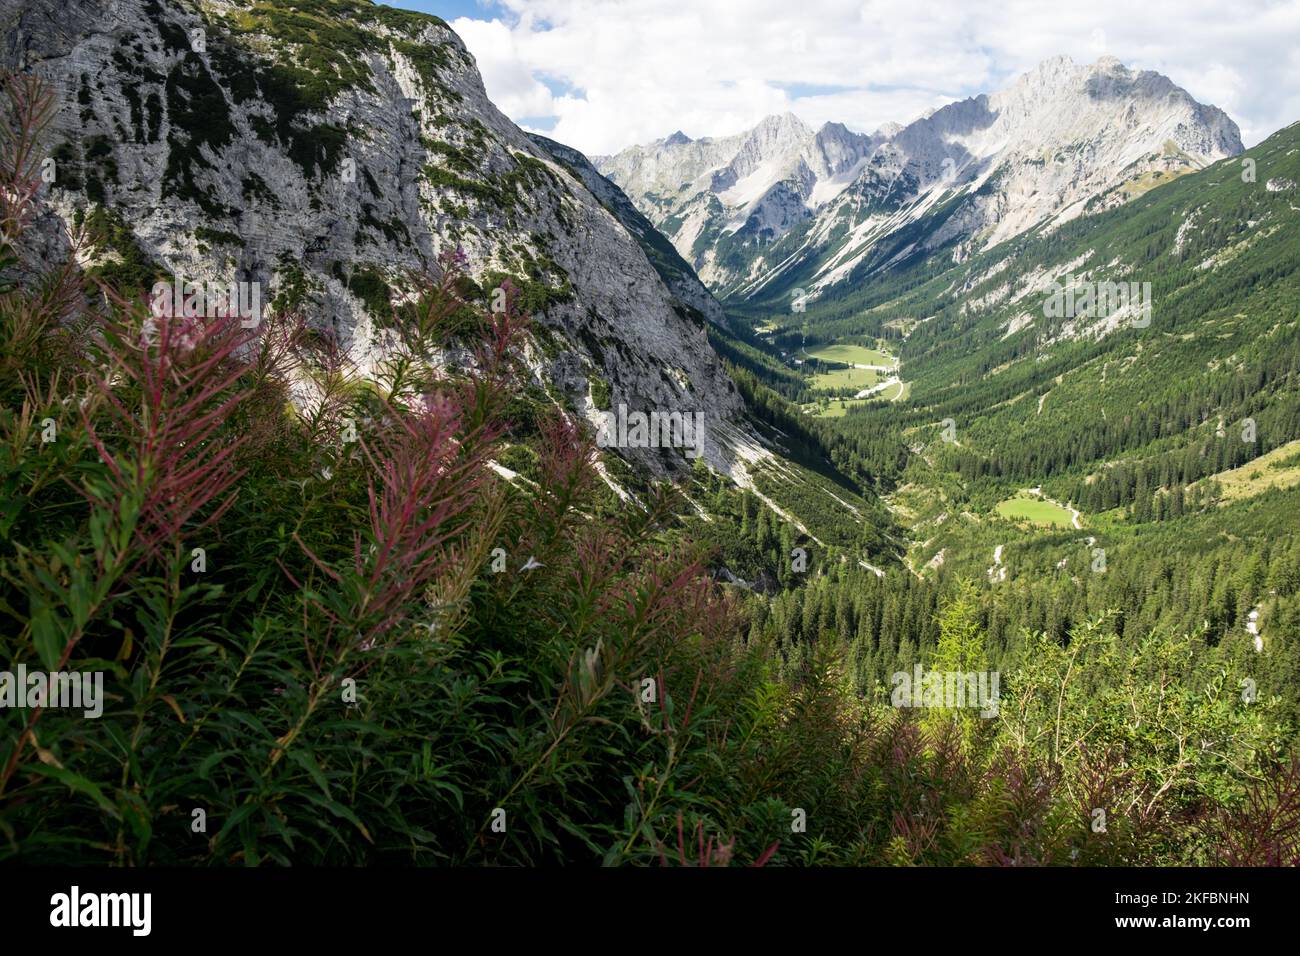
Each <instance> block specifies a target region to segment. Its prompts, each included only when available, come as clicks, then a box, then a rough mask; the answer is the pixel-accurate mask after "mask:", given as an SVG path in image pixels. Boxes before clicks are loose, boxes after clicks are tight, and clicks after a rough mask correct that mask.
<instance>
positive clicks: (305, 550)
mask: <svg viewBox="0 0 1300 956" xmlns="http://www.w3.org/2000/svg"><path fill="white" fill-rule="evenodd" d="M4 94H5V99H4V105H5V122H4V124H3V136H4V142H3V155H2V156H0V178H2V180H3V181H0V230H2V231H3V240H4V241H3V243H2V244H0V343H2V345H3V348H2V349H0V372H3V374H0V617H2V619H3V622H4V623H3V626H2V627H0V668H3V669H5V670H7V671H13V670H15V669H16V668H17V667H18V666H19V665H22V666H24V667H26V668H28V669H29V670H40V671H46V672H54V671H71V672H79V673H86V672H102V673H103V674H104V676H105V681H104V688H105V692H104V696H105V701H104V709H103V713H102V715H101V716H100V717H98V718H94V719H89V718H87V717H85V716H84V715H83V714H82V712H81V711H78V710H72V709H67V708H58V707H39V706H38V707H20V706H14V707H3V708H0V859H4V860H8V861H11V862H13V861H18V862H23V863H99V864H105V865H122V866H126V865H166V864H173V865H174V864H181V865H203V866H208V865H249V866H252V865H262V864H272V865H289V864H326V863H328V864H350V865H360V864H372V863H405V864H491V865H500V864H506V865H527V864H538V863H544V862H555V861H559V862H587V863H607V864H624V863H632V864H645V865H653V866H660V865H663V866H679V865H690V866H718V865H728V864H732V865H735V864H743V865H775V864H818V863H868V864H956V863H966V864H993V865H998V864H1071V863H1079V864H1129V863H1135V862H1148V863H1149V862H1175V863H1177V862H1225V863H1237V864H1243V863H1245V864H1277V863H1291V864H1294V863H1295V862H1296V861H1297V835H1298V834H1297V830H1298V828H1300V772H1297V770H1296V768H1295V765H1294V764H1288V763H1287V762H1286V761H1285V760H1284V759H1283V758H1282V756H1281V745H1280V743H1279V739H1278V734H1277V732H1276V729H1275V727H1274V725H1273V724H1272V723H1271V722H1270V718H1269V709H1268V707H1267V705H1266V704H1264V703H1261V704H1258V705H1255V706H1254V708H1253V709H1249V708H1247V709H1243V708H1242V707H1241V706H1238V705H1237V704H1236V702H1235V696H1234V695H1235V693H1236V690H1235V684H1234V683H1233V680H1234V677H1233V675H1230V674H1227V673H1225V674H1224V675H1223V677H1222V679H1221V681H1220V682H1219V684H1218V685H1217V686H1216V687H1212V688H1208V689H1207V688H1202V687H1195V686H1191V685H1189V684H1186V683H1185V682H1180V674H1181V673H1183V668H1184V665H1185V663H1186V661H1185V656H1180V654H1182V650H1181V648H1180V647H1179V646H1178V645H1164V644H1152V645H1149V646H1148V645H1144V646H1142V647H1139V648H1136V649H1134V648H1130V649H1119V648H1117V647H1115V645H1114V640H1113V635H1111V633H1110V632H1109V631H1108V630H1107V627H1106V622H1105V621H1104V620H1102V621H1098V622H1096V624H1095V626H1091V627H1090V628H1089V629H1087V631H1086V633H1083V632H1081V633H1079V634H1078V635H1076V637H1075V638H1074V639H1073V640H1072V641H1071V643H1070V645H1069V646H1068V647H1062V646H1060V645H1058V644H1053V643H1050V642H1047V643H1044V644H1042V645H1041V646H1039V645H1037V644H1034V643H1033V642H1032V641H1027V643H1026V650H1025V657H1024V666H1023V667H1021V668H1020V669H1018V671H1017V672H1016V673H1014V674H1009V675H1007V679H1006V681H1005V690H1004V699H1003V701H1002V705H1001V708H1000V713H999V715H998V717H997V718H996V719H993V720H979V719H974V718H972V717H971V715H970V714H968V713H961V714H956V713H953V712H944V711H934V710H931V711H927V712H925V713H922V714H920V715H919V716H918V715H917V714H916V713H914V712H912V711H908V710H899V709H896V708H891V707H889V706H887V705H881V704H880V702H878V701H873V700H868V699H862V698H859V697H856V696H855V695H853V694H852V693H850V692H849V690H848V687H849V683H848V682H847V681H846V679H845V675H844V667H843V666H842V662H841V660H840V655H839V654H838V653H837V651H836V649H835V648H834V647H833V646H832V645H831V642H829V641H825V640H823V641H818V642H816V643H815V644H814V645H813V646H811V647H810V648H809V650H808V653H807V654H806V655H805V657H804V664H803V665H802V666H801V667H800V668H798V669H797V673H795V674H794V675H793V676H787V677H786V678H781V677H779V676H778V675H779V674H780V673H781V670H780V668H779V667H778V666H777V661H776V658H777V651H776V649H774V648H773V647H770V646H765V645H764V644H763V643H762V642H760V641H757V640H751V639H747V637H746V635H747V634H749V633H750V626H749V618H750V615H751V614H752V613H753V609H754V602H756V601H759V600H761V598H759V597H755V596H746V595H743V594H741V593H740V592H738V591H737V590H735V589H727V588H723V587H722V586H721V585H718V584H715V583H714V582H713V581H712V580H711V577H710V575H709V574H708V560H709V555H708V554H705V553H702V551H701V549H700V548H698V547H697V546H696V545H694V544H693V543H692V535H691V534H690V529H689V527H684V526H683V523H684V521H686V520H688V519H684V518H683V517H681V516H682V515H683V514H687V515H689V508H683V507H681V505H682V502H681V499H680V497H678V496H677V495H676V494H675V493H674V491H673V490H672V489H671V488H666V487H664V488H659V489H657V490H654V491H653V493H651V494H648V495H647V496H645V500H644V501H641V502H638V503H636V504H628V505H619V506H615V504H611V501H610V498H609V495H608V493H607V491H606V489H605V488H604V486H603V483H602V482H601V481H600V477H599V475H598V473H597V471H596V469H595V467H594V463H595V458H596V454H597V453H596V449H595V448H594V444H593V439H592V436H591V435H590V433H589V431H587V430H583V429H581V428H580V427H579V425H578V424H577V422H576V419H575V417H574V416H572V415H569V414H566V413H564V412H563V411H561V410H560V409H559V408H558V407H557V406H556V404H555V403H554V402H552V401H550V400H549V398H548V397H547V396H545V393H544V392H543V393H542V398H541V399H539V400H533V399H531V398H530V397H529V396H535V395H536V394H537V383H535V382H531V381H530V380H529V376H528V372H527V369H526V368H525V367H524V366H523V365H522V363H521V362H520V359H519V357H520V356H521V355H522V354H524V353H525V352H526V351H527V350H528V349H529V348H530V344H529V343H530V335H531V332H530V328H529V324H528V321H527V319H526V317H524V316H523V315H521V314H520V309H519V306H518V295H517V293H516V292H515V291H514V290H513V289H510V288H509V287H503V290H504V292H505V296H504V308H500V309H497V310H495V311H494V310H492V309H489V308H480V307H479V306H478V305H476V304H475V303H476V302H477V301H478V299H477V298H476V297H475V296H474V294H473V291H474V288H475V287H474V285H473V283H472V282H471V281H470V279H469V277H468V275H467V273H466V263H465V262H464V260H463V257H461V256H459V255H456V254H453V255H447V256H444V257H442V258H441V260H440V261H439V263H438V265H437V267H436V268H435V269H433V270H431V274H429V275H420V276H413V277H411V281H410V282H409V283H408V288H409V289H410V294H409V295H407V296H406V297H404V298H402V299H401V300H400V301H398V302H395V303H394V305H393V307H392V313H391V317H390V318H389V319H388V321H386V322H383V323H381V326H382V330H383V332H384V334H385V335H386V336H387V339H386V340H385V349H384V352H383V355H384V358H383V359H382V360H381V361H380V362H379V363H378V364H377V365H375V366H374V367H373V368H372V369H371V372H370V374H368V375H367V376H365V377H363V376H362V375H360V373H359V372H358V370H357V369H356V368H354V367H353V366H352V364H351V363H350V362H349V360H348V358H347V354H346V352H345V350H344V349H342V348H341V347H340V345H339V344H338V343H337V342H336V341H335V340H334V339H333V338H332V337H331V336H329V335H328V334H324V333H321V332H319V331H317V330H315V329H314V328H313V326H312V323H311V322H310V321H309V319H310V316H307V315H304V314H301V313H297V312H294V311H293V310H289V309H281V310H280V311H278V312H277V311H272V312H270V313H269V314H267V315H266V316H264V317H263V320H262V321H261V322H260V323H258V324H257V325H256V326H255V327H253V328H245V327H244V323H242V322H241V321H240V317H239V316H235V315H229V316H223V315H217V316H213V317H209V316H206V315H205V316H202V317H194V316H188V315H186V314H185V312H187V311H188V310H181V311H182V314H180V315H176V314H172V312H173V311H174V310H168V309H166V308H163V309H159V308H156V303H151V302H149V301H147V300H144V299H141V298H139V297H137V296H133V295H132V294H130V293H128V292H127V291H126V290H124V289H123V288H119V287H115V286H114V284H113V283H111V282H108V281H105V280H101V279H98V278H96V277H95V276H94V275H92V274H90V273H87V272H86V271H83V269H82V268H81V267H80V266H79V265H78V263H80V262H87V261H92V260H93V259H94V255H95V251H96V250H97V249H99V248H100V238H101V237H97V236H95V235H94V234H93V233H92V232H91V231H90V230H89V228H85V227H83V228H79V229H78V230H77V231H75V232H74V233H72V234H66V233H64V232H63V231H61V230H54V233H53V235H54V239H53V240H51V235H52V233H51V231H50V227H51V226H52V224H54V223H56V222H57V220H55V219H54V217H53V216H52V215H50V214H49V211H48V209H47V208H46V206H45V205H44V199H43V197H42V185H43V184H42V182H41V180H40V177H39V174H38V167H39V162H40V157H41V155H42V152H41V133H42V129H43V127H44V124H45V123H46V122H47V121H48V119H49V117H50V115H51V109H52V106H51V101H50V99H49V97H48V96H47V95H46V94H45V93H44V92H43V91H42V89H41V87H40V84H39V83H38V82H37V81H36V80H34V79H33V78H31V77H28V76H11V77H8V78H6V80H5V83H4ZM51 242H54V244H60V243H61V244H62V246H63V247H64V254H63V255H62V256H61V257H60V258H58V260H57V261H55V262H51V261H50V260H49V258H48V256H47V254H46V253H45V252H44V250H46V249H48V248H49V247H50V245H51ZM291 395H292V396H293V400H292V401H291ZM520 449H526V450H527V457H528V459H529V461H531V462H534V463H535V467H534V468H532V469H531V474H532V477H531V478H526V477H523V476H520V475H517V474H515V472H513V471H511V470H508V469H504V468H502V467H501V466H500V465H499V463H498V461H497V459H498V458H500V457H503V456H505V455H506V454H507V453H510V452H512V451H514V452H518V451H519V450H520ZM503 476H504V477H503ZM971 606H972V605H971V602H970V600H969V595H962V594H959V595H957V596H955V597H954V599H953V601H952V602H951V603H950V604H949V605H948V606H947V607H946V608H945V610H944V612H943V619H942V621H941V623H942V629H943V634H944V637H943V639H942V640H941V641H940V644H939V647H938V648H937V650H936V657H935V658H934V659H935V661H937V662H939V663H942V662H943V661H944V660H946V659H949V658H951V663H953V664H954V666H958V665H959V666H960V667H961V668H963V669H970V668H977V667H978V665H979V662H980V660H981V658H982V656H983V648H982V644H981V641H980V635H979V630H978V627H976V626H974V624H973V623H972V622H973V617H972V611H971ZM1100 674H1105V675H1107V680H1105V681H1100V680H1099V678H1098V676H1097V675H1100ZM1099 687H1102V688H1107V689H1106V690H1105V691H1104V692H1102V691H1100V690H1099V689H1098V688H1099ZM1098 809H1103V810H1104V814H1105V822H1104V825H1103V826H1101V827H1098V816H1097V810H1098Z"/></svg>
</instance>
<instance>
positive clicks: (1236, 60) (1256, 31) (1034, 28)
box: [389, 0, 1300, 155]
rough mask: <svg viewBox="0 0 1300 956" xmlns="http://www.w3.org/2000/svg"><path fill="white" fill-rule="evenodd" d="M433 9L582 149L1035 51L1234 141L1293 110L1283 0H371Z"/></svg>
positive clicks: (1285, 120)
mask: <svg viewBox="0 0 1300 956" xmlns="http://www.w3.org/2000/svg"><path fill="white" fill-rule="evenodd" d="M389 3H390V4H391V5H394V6H400V7H404V8H406V9H411V10H422V11H424V12H427V13H434V14H437V15H438V16H440V17H442V18H443V19H444V20H446V21H448V22H449V23H450V24H451V26H452V28H453V29H455V30H456V32H457V33H458V34H459V35H460V36H461V38H462V39H463V40H464V41H465V44H466V46H468V47H469V50H470V52H471V53H472V54H473V55H474V58H475V59H476V60H477V61H478V66H479V70H480V72H481V73H482V75H483V81H484V84H485V86H486V87H487V92H488V95H489V97H491V99H492V101H493V102H494V103H495V104H496V105H497V107H498V108H499V109H501V111H502V112H504V113H505V114H506V115H507V116H509V117H510V118H511V119H512V120H514V121H515V122H516V123H518V124H519V125H521V126H523V127H525V128H526V129H529V130H533V131H538V132H543V133H546V135H548V136H551V137H552V138H554V139H557V140H559V141H560V142H563V143H566V144H568V145H570V146H573V147H575V148H577V149H579V150H581V151H583V152H584V153H587V154H588V155H604V154H609V153H614V152H617V151H618V150H620V149H623V148H625V147H627V146H631V145H633V144H635V143H647V142H650V141H652V140H655V139H659V138H661V137H664V136H667V135H669V134H671V133H673V132H674V131H676V130H681V131H682V132H684V133H686V134H687V135H688V136H691V137H693V138H698V137H701V136H725V135H729V134H732V133H737V132H740V131H742V130H745V129H748V128H750V127H752V126H754V125H755V124H756V123H757V122H758V121H759V120H761V119H762V118H763V117H764V116H768V115H771V114H773V113H782V112H786V111H789V112H793V113H795V114H796V115H797V116H799V117H800V118H801V119H803V120H804V121H805V122H807V123H808V124H810V125H812V126H814V127H817V126H820V125H821V124H822V123H825V122H829V121H836V122H841V123H844V124H845V125H846V126H848V127H849V128H850V129H854V130H857V131H859V132H871V131H873V130H875V129H878V128H879V127H880V126H881V125H883V124H885V123H887V122H899V123H906V122H908V121H910V120H912V119H915V118H916V117H917V116H919V115H921V114H922V113H924V112H925V111H927V110H929V109H933V108H937V107H939V106H942V105H944V104H945V103H950V102H952V101H954V100H959V99H964V98H966V97H968V96H974V95H976V94H978V93H987V92H992V91H994V90H997V89H1000V88H1002V87H1004V86H1006V85H1007V84H1008V83H1009V82H1011V81H1013V80H1014V79H1015V78H1016V77H1017V76H1019V75H1020V74H1021V73H1024V72H1025V71H1026V70H1029V69H1031V68H1032V67H1033V66H1034V65H1036V64H1037V63H1039V62H1040V61H1042V60H1044V59H1047V58H1048V57H1051V56H1056V55H1059V54H1062V53H1064V54H1067V55H1068V56H1070V57H1071V58H1072V59H1073V60H1074V61H1075V62H1076V63H1091V62H1093V61H1095V60H1096V59H1097V58H1098V57H1100V56H1103V55H1112V56H1116V57H1118V58H1119V59H1120V60H1122V61H1123V62H1124V63H1125V64H1126V65H1128V66H1130V67H1134V68H1138V69H1147V70H1156V71H1157V72H1160V73H1164V74H1165V75H1166V76H1168V77H1169V78H1170V79H1172V80H1173V81H1174V82H1175V83H1176V84H1178V85H1179V86H1181V87H1183V88H1184V89H1186V90H1187V91H1188V92H1189V93H1190V94H1191V95H1192V96H1193V97H1194V98H1196V99H1197V100H1199V101H1200V102H1202V103H1208V104H1212V105H1214V106H1218V107H1219V108H1220V109H1223V110H1224V111H1226V112H1227V113H1228V115H1229V116H1231V117H1232V118H1233V119H1234V120H1235V121H1236V122H1237V124H1238V125H1239V126H1240V127H1241V136H1242V140H1243V141H1244V142H1245V144H1246V145H1247V146H1252V145H1254V144H1255V143H1258V142H1259V141H1260V140H1262V139H1264V138H1265V137H1267V136H1268V135H1269V134H1271V133H1273V132H1276V131H1277V130H1279V129H1281V128H1282V127H1283V126H1286V125H1288V124H1290V123H1292V122H1295V121H1296V120H1300V0H1226V2H1225V0H1213V2H1208V0H1086V2H1082V3H1076V2H1072V0H1033V2H1030V0H945V2H935V0H888V2H883V0H865V2H864V0H857V2H850V0H447V2H441V0H389Z"/></svg>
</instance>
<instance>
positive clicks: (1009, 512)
mask: <svg viewBox="0 0 1300 956" xmlns="http://www.w3.org/2000/svg"><path fill="white" fill-rule="evenodd" d="M993 510H994V511H996V512H997V513H998V514H1000V515H1002V517H1004V518H1023V519H1025V520H1026V521H1032V522H1033V523H1034V524H1043V525H1055V526H1056V527H1058V528H1069V527H1071V526H1072V524H1073V521H1072V519H1071V516H1070V512H1069V511H1068V510H1066V509H1065V508H1062V507H1061V506H1060V505H1056V504H1053V503H1052V502H1050V501H1044V500H1043V499H1042V498H1034V497H1031V496H1029V495H1016V496H1015V497H1014V498H1008V499H1006V500H1005V501H999V502H998V503H997V505H996V506H995V507H994V509H993Z"/></svg>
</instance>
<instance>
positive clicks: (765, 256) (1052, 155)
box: [593, 56, 1242, 300]
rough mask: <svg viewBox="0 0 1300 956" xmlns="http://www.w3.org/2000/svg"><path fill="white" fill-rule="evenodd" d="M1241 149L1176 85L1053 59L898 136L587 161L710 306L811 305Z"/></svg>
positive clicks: (654, 149) (1118, 68) (1208, 109)
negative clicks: (663, 240) (780, 297)
mask: <svg viewBox="0 0 1300 956" xmlns="http://www.w3.org/2000/svg"><path fill="white" fill-rule="evenodd" d="M1241 149H1242V144H1241V137H1240V133H1239V130H1238V128H1237V125H1236V124H1235V123H1234V122H1233V121H1232V120H1231V119H1229V118H1228V116H1227V115H1226V114H1225V113H1224V112H1223V111H1222V110H1219V109H1217V108H1215V107H1212V106H1204V105H1202V104H1200V103H1197V102H1196V101H1195V100H1194V99H1192V97H1191V96H1190V95H1188V94H1187V92H1186V91H1184V90H1183V89H1181V88H1180V87H1178V86H1176V85H1175V84H1174V83H1173V82H1172V81H1170V80H1169V79H1168V78H1166V77H1164V76H1161V75H1160V74H1158V73H1153V72H1150V71H1137V70H1131V69H1129V68H1127V67H1125V66H1124V65H1123V64H1122V63H1120V62H1119V61H1118V60H1117V59H1115V58H1113V57H1102V58H1101V59H1099V60H1097V62H1095V63H1093V64H1090V65H1079V64H1076V63H1074V62H1073V61H1072V60H1071V59H1070V58H1069V57H1067V56H1059V57H1055V58H1052V59H1049V60H1046V61H1044V62H1042V63H1041V64H1039V65H1038V66H1037V67H1036V68H1035V69H1033V70H1031V71H1030V72H1028V73H1026V74H1024V75H1023V76H1021V77H1020V78H1019V79H1017V80H1016V81H1015V82H1014V83H1013V84H1012V85H1010V86H1009V87H1008V88H1006V89H1004V90H1001V91H999V92H996V93H991V94H985V95H980V96H976V97H972V98H970V99H966V100H962V101H960V102H956V103H951V104H949V105H947V106H944V107H942V108H940V109H937V110H933V111H931V112H928V113H927V114H925V115H924V116H921V117H919V118H918V119H916V120H914V121H912V122H911V123H908V124H907V125H906V126H899V125H890V126H886V127H884V128H882V129H879V130H877V131H876V132H874V133H870V134H864V133H855V132H853V131H851V130H849V129H848V128H846V127H845V126H844V125H842V124H839V123H827V124H825V125H824V126H822V127H821V128H820V129H817V130H814V129H812V128H811V127H809V126H807V125H806V124H805V123H803V122H802V121H801V120H799V119H798V118H797V117H795V116H794V115H792V114H789V113H787V114H783V115H780V116H770V117H768V118H767V119H764V120H763V121H762V122H760V123H759V124H758V125H757V126H756V127H754V128H753V129H752V130H749V131H748V132H745V133H741V134H737V135H734V136H728V137H724V138H718V139H711V138H703V139H697V140H692V139H690V138H689V137H687V136H686V135H685V134H683V133H680V132H678V133H675V134H673V135H672V136H669V137H667V138H666V139H663V140H659V141H657V142H654V143H651V144H649V145H646V146H634V147H631V148H629V149H625V150H623V151H622V152H620V153H618V154H616V155H614V156H607V157H595V158H594V159H593V161H594V163H595V165H596V167H597V168H598V169H599V170H600V171H601V172H603V173H605V174H606V175H607V176H609V177H610V178H611V179H612V180H613V181H614V182H616V183H618V184H619V185H620V186H621V187H622V188H623V189H624V190H625V191H626V192H627V194H628V195H629V196H630V197H631V198H632V199H633V201H634V202H635V203H636V204H637V205H638V207H639V208H640V209H641V210H642V212H644V213H645V214H646V216H648V217H649V218H650V219H651V221H652V222H654V223H655V225H656V226H658V227H659V228H660V229H661V230H662V231H663V232H664V234H665V235H667V236H668V237H669V238H670V239H671V240H672V242H673V245H674V246H675V247H676V248H677V250H678V252H680V253H681V254H682V256H683V257H684V258H686V259H687V261H689V262H690V263H691V264H692V265H693V266H694V267H695V268H696V270H697V271H698V272H699V274H700V276H701V278H702V279H704V281H705V282H706V283H707V284H708V285H709V286H710V288H712V289H713V290H714V291H715V292H716V293H717V294H719V295H720V296H723V297H728V298H733V299H738V300H764V299H771V298H773V296H774V295H775V294H777V293H778V292H781V291H782V290H787V289H791V288H794V287H798V288H800V289H802V290H803V291H804V292H805V293H806V294H807V295H808V296H809V297H814V298H815V297H816V296H818V295H820V294H822V293H824V292H825V291H826V290H829V289H831V288H834V287H837V286H839V287H844V286H853V285H856V284H858V283H860V282H862V281H864V280H866V279H868V278H869V277H870V276H871V275H872V274H873V273H874V272H875V271H877V270H879V269H881V268H886V267H888V266H891V265H894V264H897V263H898V262H900V261H902V260H904V259H907V258H908V257H911V256H929V255H932V254H935V253H936V252H938V251H940V250H942V252H943V254H944V255H947V256H951V257H952V258H953V259H954V260H958V261H959V260H961V259H962V258H965V257H968V256H970V255H971V254H972V253H973V252H976V251H978V250H980V249H983V248H987V247H988V246H990V245H995V244H997V243H998V242H1001V241H1003V240H1005V239H1007V238H1009V237H1011V236H1015V235H1019V234H1021V233H1023V232H1025V231H1026V230H1028V229H1033V228H1044V229H1050V228H1052V227H1054V226H1056V225H1059V224H1060V223H1063V222H1067V221H1069V220H1071V219H1073V218H1075V217H1077V216H1079V215H1083V214H1085V213H1087V212H1094V211H1096V210H1098V209H1104V208H1109V207H1111V206H1113V205H1116V204H1118V203H1122V202H1124V201H1126V200H1127V199H1130V198H1132V197H1133V196H1135V195H1140V194H1141V193H1142V192H1144V191H1146V190H1147V189H1150V188H1151V187H1152V186H1154V185H1156V184H1158V183H1161V182H1167V181H1169V180H1170V179H1172V178H1174V177H1176V176H1179V175H1182V174H1184V173H1186V172H1188V171H1190V170H1194V169H1200V168H1203V167H1204V166H1205V165H1207V164H1208V163H1211V162H1214V161H1215V160H1218V159H1222V158H1224V157H1227V156H1233V155H1236V154H1237V153H1239V152H1241Z"/></svg>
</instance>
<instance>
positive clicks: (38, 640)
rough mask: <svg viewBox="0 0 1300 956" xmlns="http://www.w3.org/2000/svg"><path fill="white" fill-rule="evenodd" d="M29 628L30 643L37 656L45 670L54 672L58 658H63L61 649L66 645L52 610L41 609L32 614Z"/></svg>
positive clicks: (56, 617)
mask: <svg viewBox="0 0 1300 956" xmlns="http://www.w3.org/2000/svg"><path fill="white" fill-rule="evenodd" d="M31 627H32V643H34V644H35V645H36V654H37V656H39V657H40V659H41V663H42V664H44V665H45V669H46V670H49V671H52V670H54V669H55V668H57V667H58V666H59V658H60V657H62V656H63V648H64V647H65V646H66V644H67V641H66V639H65V638H64V636H63V628H61V627H60V626H59V619H58V616H57V615H56V614H55V613H54V610H53V609H52V608H49V607H42V608H40V609H38V610H37V611H35V612H33V613H32V618H31Z"/></svg>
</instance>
